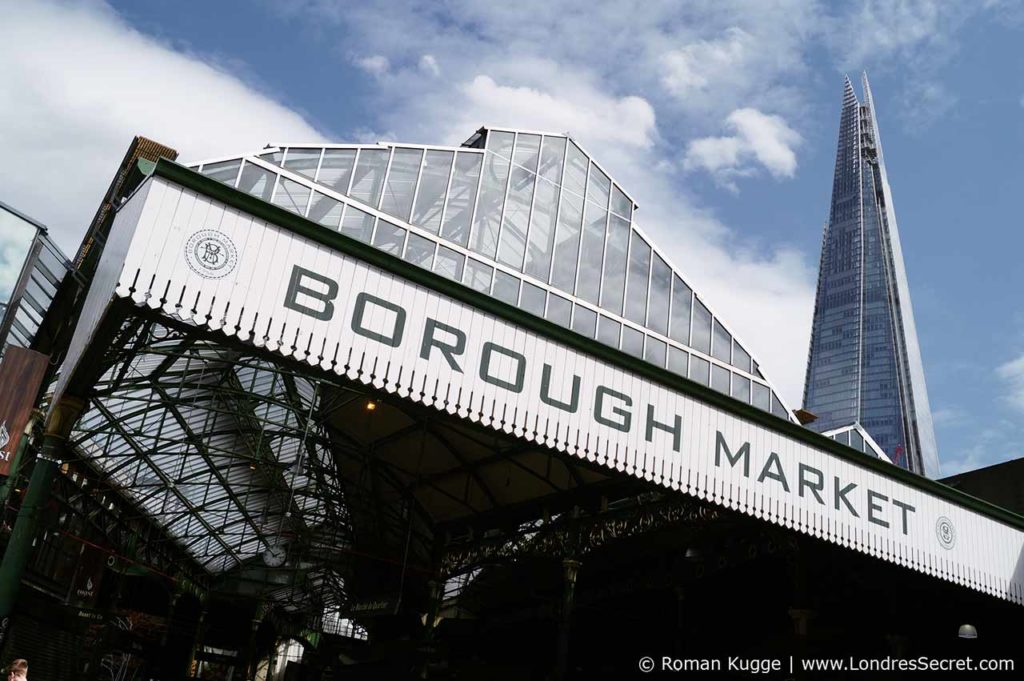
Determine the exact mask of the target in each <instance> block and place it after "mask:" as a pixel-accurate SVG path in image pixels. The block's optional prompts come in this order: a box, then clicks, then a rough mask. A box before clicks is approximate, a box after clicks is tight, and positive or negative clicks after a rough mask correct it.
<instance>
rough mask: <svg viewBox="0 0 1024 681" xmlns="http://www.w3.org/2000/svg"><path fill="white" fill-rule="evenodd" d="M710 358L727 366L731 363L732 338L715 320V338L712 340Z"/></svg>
mask: <svg viewBox="0 0 1024 681" xmlns="http://www.w3.org/2000/svg"><path fill="white" fill-rule="evenodd" d="M711 356H712V357H714V358H715V359H720V360H722V361H723V362H725V363H727V364H728V363H729V362H731V361H732V336H731V335H729V332H728V331H726V330H725V327H724V326H722V324H721V322H719V321H718V320H717V319H716V320H715V337H714V339H713V340H712V345H711Z"/></svg>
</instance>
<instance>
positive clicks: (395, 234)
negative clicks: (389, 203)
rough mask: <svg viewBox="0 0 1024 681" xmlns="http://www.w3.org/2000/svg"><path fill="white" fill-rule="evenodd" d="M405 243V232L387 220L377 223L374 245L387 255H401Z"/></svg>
mask: <svg viewBox="0 0 1024 681" xmlns="http://www.w3.org/2000/svg"><path fill="white" fill-rule="evenodd" d="M404 243H405V230H404V229H402V228H401V227H399V226H398V225H393V224H391V223H390V222H388V221H387V220H378V221H377V230H376V231H375V232H374V233H373V245H374V246H376V247H377V248H379V249H380V250H382V251H386V252H387V253H393V254H395V255H400V254H401V253H402V245H403V244H404Z"/></svg>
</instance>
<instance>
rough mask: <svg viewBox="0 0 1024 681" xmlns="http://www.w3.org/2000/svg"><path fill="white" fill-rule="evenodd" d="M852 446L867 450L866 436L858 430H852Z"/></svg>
mask: <svg viewBox="0 0 1024 681" xmlns="http://www.w3.org/2000/svg"><path fill="white" fill-rule="evenodd" d="M850 446H851V447H853V448H854V449H857V450H860V451H862V452H863V451H867V450H866V448H865V447H864V437H863V436H862V435H861V434H860V433H858V432H857V431H856V430H851V431H850Z"/></svg>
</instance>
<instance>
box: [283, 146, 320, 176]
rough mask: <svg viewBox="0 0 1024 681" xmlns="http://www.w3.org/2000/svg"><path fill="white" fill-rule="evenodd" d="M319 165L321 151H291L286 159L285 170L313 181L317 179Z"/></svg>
mask: <svg viewBox="0 0 1024 681" xmlns="http://www.w3.org/2000/svg"><path fill="white" fill-rule="evenodd" d="M319 163H320V149H289V150H288V155H287V156H285V159H284V167H285V168H287V169H288V170H291V171H293V172H296V173H298V174H299V175H305V176H306V177H308V178H309V179H311V180H312V179H313V178H315V177H316V167H317V164H319Z"/></svg>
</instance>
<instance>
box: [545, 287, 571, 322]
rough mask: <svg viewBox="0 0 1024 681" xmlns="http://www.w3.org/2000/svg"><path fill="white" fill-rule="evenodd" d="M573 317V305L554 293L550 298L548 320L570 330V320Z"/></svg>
mask: <svg viewBox="0 0 1024 681" xmlns="http://www.w3.org/2000/svg"><path fill="white" fill-rule="evenodd" d="M570 317H572V303H570V302H569V301H568V300H566V299H565V298H562V297H561V296H556V295H555V294H554V293H552V294H550V295H549V296H548V313H547V318H548V319H549V320H551V321H553V322H554V323H555V324H559V325H561V326H564V327H565V328H569V318H570Z"/></svg>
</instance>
